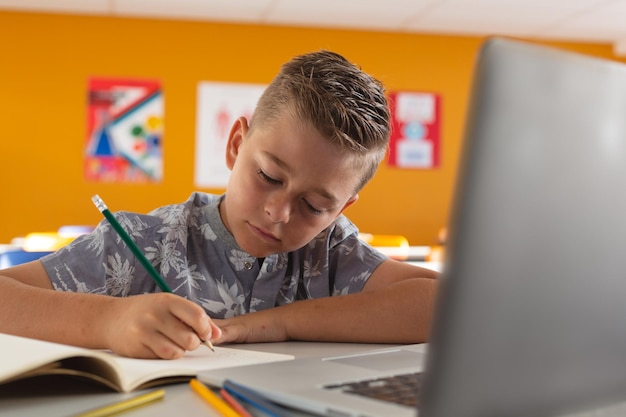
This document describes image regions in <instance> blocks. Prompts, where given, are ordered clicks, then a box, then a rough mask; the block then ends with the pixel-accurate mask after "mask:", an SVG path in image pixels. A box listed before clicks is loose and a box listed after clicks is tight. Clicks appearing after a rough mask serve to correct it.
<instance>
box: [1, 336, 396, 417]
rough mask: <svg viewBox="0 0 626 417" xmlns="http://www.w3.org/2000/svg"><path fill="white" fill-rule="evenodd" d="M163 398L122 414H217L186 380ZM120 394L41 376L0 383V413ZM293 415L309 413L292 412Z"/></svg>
mask: <svg viewBox="0 0 626 417" xmlns="http://www.w3.org/2000/svg"><path fill="white" fill-rule="evenodd" d="M389 346H394V345H378V344H352V343H313V342H283V343H258V344H248V345H233V346H232V347H234V348H237V349H249V350H258V351H264V352H275V353H286V354H290V355H293V356H295V357H296V358H302V357H311V356H324V355H342V354H349V353H353V352H359V351H366V350H371V349H377V348H381V347H389ZM164 388H165V398H164V399H163V400H161V401H157V402H155V403H153V404H150V405H146V406H143V407H138V408H136V409H134V410H129V411H128V412H125V413H123V414H120V415H123V416H124V417H161V416H163V417H166V416H167V417H171V416H176V415H184V416H185V417H195V416H198V417H212V416H215V417H220V416H219V414H217V413H216V412H215V411H214V410H213V409H212V408H211V407H210V406H209V405H208V404H207V403H206V402H204V401H203V400H202V399H201V398H200V397H199V396H198V395H197V394H195V393H194V392H193V391H192V390H191V388H189V386H188V384H187V383H182V384H173V385H167V386H165V387H164ZM136 394H137V393H136V392H135V393H129V394H120V393H115V392H111V391H109V390H106V389H104V388H101V387H99V386H94V385H91V384H85V383H81V382H79V381H74V380H65V379H61V378H50V379H46V378H41V379H37V380H36V381H24V382H23V383H18V384H15V385H11V386H10V387H9V388H7V387H0V416H5V415H6V416H11V417H32V416H39V415H41V416H46V417H66V416H71V415H74V414H77V413H81V412H84V411H87V410H89V409H92V408H95V407H100V406H103V405H107V404H110V403H114V402H117V401H120V400H123V399H126V398H129V397H132V396H134V395H136ZM293 415H294V416H308V415H309V414H305V413H299V412H294V414H293Z"/></svg>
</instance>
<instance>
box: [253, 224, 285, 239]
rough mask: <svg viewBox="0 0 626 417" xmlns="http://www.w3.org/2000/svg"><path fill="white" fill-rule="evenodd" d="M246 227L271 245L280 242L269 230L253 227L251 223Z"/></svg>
mask: <svg viewBox="0 0 626 417" xmlns="http://www.w3.org/2000/svg"><path fill="white" fill-rule="evenodd" d="M248 225H249V226H250V229H252V231H253V232H254V234H256V235H257V236H260V237H261V238H262V239H264V240H266V241H269V242H272V243H276V242H280V239H279V238H278V237H277V236H276V235H274V234H273V233H272V232H270V231H269V230H267V229H265V228H262V227H257V226H255V225H253V224H252V223H248Z"/></svg>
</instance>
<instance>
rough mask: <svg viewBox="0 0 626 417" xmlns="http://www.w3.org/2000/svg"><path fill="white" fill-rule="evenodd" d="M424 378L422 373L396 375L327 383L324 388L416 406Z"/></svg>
mask: <svg viewBox="0 0 626 417" xmlns="http://www.w3.org/2000/svg"><path fill="white" fill-rule="evenodd" d="M421 380H422V373H421V372H416V373H411V374H403V375H394V376H390V377H385V378H376V379H371V380H363V381H357V382H348V383H342V384H332V385H325V386H324V388H326V389H331V390H340V391H343V392H345V393H346V394H354V395H361V396H364V397H369V398H374V399H377V400H382V401H388V402H393V403H396V404H401V405H406V406H408V407H416V406H417V405H418V404H417V391H418V389H419V385H420V382H421Z"/></svg>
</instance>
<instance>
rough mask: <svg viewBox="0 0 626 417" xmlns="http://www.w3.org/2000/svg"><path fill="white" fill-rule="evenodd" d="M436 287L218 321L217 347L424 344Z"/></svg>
mask: <svg viewBox="0 0 626 417" xmlns="http://www.w3.org/2000/svg"><path fill="white" fill-rule="evenodd" d="M436 286H437V280H433V279H430V278H411V279H406V280H403V281H400V282H397V283H395V284H392V285H389V286H388V287H385V288H382V289H377V290H373V291H363V292H360V293H357V294H351V295H344V296H336V297H326V298H319V299H314V300H305V301H297V302H294V303H291V304H287V305H284V306H280V307H276V308H272V309H268V310H263V311H260V312H257V313H251V314H245V315H242V316H238V317H234V318H231V319H226V320H216V322H217V324H218V325H220V326H222V330H223V331H224V333H223V337H222V338H221V339H220V340H219V341H218V342H239V343H243V342H247V343H255V342H272V341H281V340H289V339H292V340H307V341H326V342H328V341H332V342H358V343H422V342H426V341H427V339H428V333H429V331H430V324H431V319H432V310H433V304H434V302H435V292H436Z"/></svg>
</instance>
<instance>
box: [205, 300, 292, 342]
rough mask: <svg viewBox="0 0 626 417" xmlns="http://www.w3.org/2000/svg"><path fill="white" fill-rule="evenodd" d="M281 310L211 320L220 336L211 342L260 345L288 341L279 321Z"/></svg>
mask: <svg viewBox="0 0 626 417" xmlns="http://www.w3.org/2000/svg"><path fill="white" fill-rule="evenodd" d="M281 311H282V309H281V308H274V309H270V310H264V311H260V312H256V313H249V314H244V315H241V316H237V317H233V318H229V319H222V320H218V319H215V320H213V323H214V324H216V325H217V326H219V328H220V329H221V335H220V336H219V337H217V338H216V339H213V342H214V343H216V344H222V343H261V342H284V341H286V340H289V336H288V335H287V331H286V329H285V327H284V325H283V324H282V321H281V320H280V314H278V313H280V312H281Z"/></svg>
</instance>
